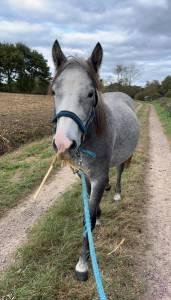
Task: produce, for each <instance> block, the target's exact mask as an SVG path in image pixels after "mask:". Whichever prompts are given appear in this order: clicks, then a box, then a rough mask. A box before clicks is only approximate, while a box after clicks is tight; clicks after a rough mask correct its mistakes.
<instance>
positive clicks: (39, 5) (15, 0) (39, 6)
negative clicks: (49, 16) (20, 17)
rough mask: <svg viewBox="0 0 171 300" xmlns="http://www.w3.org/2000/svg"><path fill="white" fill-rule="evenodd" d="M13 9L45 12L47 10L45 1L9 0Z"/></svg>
mask: <svg viewBox="0 0 171 300" xmlns="http://www.w3.org/2000/svg"><path fill="white" fill-rule="evenodd" d="M8 3H9V5H10V7H11V9H15V10H16V9H19V10H27V11H38V12H40V11H44V10H45V9H46V6H47V5H46V3H47V1H45V0H8Z"/></svg>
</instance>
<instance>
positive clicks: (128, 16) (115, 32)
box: [0, 0, 171, 84]
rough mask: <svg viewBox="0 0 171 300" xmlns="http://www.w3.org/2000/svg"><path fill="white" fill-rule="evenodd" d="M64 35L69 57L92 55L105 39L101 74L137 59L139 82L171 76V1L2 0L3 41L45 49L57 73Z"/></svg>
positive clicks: (0, 28)
mask: <svg viewBox="0 0 171 300" xmlns="http://www.w3.org/2000/svg"><path fill="white" fill-rule="evenodd" d="M56 38H57V39H58V40H59V42H60V43H61V46H62V48H63V50H64V51H65V53H66V54H67V55H74V54H78V55H79V56H81V57H82V56H83V57H87V56H89V55H90V53H91V50H92V49H93V47H94V46H95V44H96V43H97V42H98V41H100V43H101V44H102V46H103V49H104V60H103V66H102V68H101V75H102V77H103V78H105V79H108V78H109V77H110V76H113V75H114V74H113V69H114V66H115V65H116V64H127V65H128V64H132V63H134V64H135V65H136V66H137V67H138V68H139V69H140V72H141V75H140V76H139V78H138V79H137V81H136V83H137V84H144V83H145V82H146V81H147V80H153V79H157V80H162V79H163V78H164V77H166V75H168V74H171V1H170V0H122V1H121V0H106V1H104V0H83V1H80V0H0V41H1V42H14V43H15V42H18V41H19V42H24V43H26V44H27V45H28V46H30V47H32V48H35V49H37V50H39V51H40V52H42V53H43V54H44V56H45V57H46V58H47V60H48V63H49V65H50V67H51V70H52V72H53V71H54V68H53V63H52V59H51V47H52V43H53V41H54V40H55V39H56Z"/></svg>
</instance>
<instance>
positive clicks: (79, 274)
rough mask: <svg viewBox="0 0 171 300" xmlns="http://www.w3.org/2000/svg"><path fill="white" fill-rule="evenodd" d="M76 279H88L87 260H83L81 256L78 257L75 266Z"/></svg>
mask: <svg viewBox="0 0 171 300" xmlns="http://www.w3.org/2000/svg"><path fill="white" fill-rule="evenodd" d="M75 275H76V279H77V280H79V281H86V280H88V265H87V262H84V261H83V259H82V257H80V258H79V261H78V263H77V264H76V267H75Z"/></svg>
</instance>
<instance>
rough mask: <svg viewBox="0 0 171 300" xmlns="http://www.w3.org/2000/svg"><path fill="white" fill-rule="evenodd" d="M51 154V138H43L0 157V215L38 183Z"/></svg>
mask: <svg viewBox="0 0 171 300" xmlns="http://www.w3.org/2000/svg"><path fill="white" fill-rule="evenodd" d="M52 156H53V149H52V142H51V138H43V139H41V140H39V141H37V142H32V143H30V144H26V145H24V146H23V147H21V148H20V149H19V150H17V151H15V152H13V153H9V154H5V155H3V156H1V157H0V216H2V214H3V213H4V212H6V211H7V210H8V209H9V208H12V207H14V206H15V205H16V204H17V203H18V202H19V201H20V200H21V199H22V197H24V196H26V195H28V194H29V193H30V192H31V191H32V190H33V188H34V187H35V186H36V185H38V184H39V183H40V181H41V180H42V178H43V176H44V174H45V173H46V171H47V168H48V166H49V164H50V161H51V159H52Z"/></svg>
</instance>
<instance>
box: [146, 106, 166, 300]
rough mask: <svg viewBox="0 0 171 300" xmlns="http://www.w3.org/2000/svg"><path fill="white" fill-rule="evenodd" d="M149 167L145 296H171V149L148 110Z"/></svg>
mask: <svg viewBox="0 0 171 300" xmlns="http://www.w3.org/2000/svg"><path fill="white" fill-rule="evenodd" d="M149 129H150V149H149V155H150V168H149V170H148V175H147V186H148V191H149V200H148V208H147V224H148V241H149V243H150V247H149V250H148V251H147V272H146V280H147V283H148V293H147V295H146V296H145V298H143V299H145V300H152V299H155V300H160V299H162V300H169V299H171V151H170V148H169V142H168V140H167V138H166V136H165V134H164V133H163V129H162V127H161V124H160V122H159V119H158V117H157V115H156V112H155V109H154V107H153V106H151V110H150V124H149Z"/></svg>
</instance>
